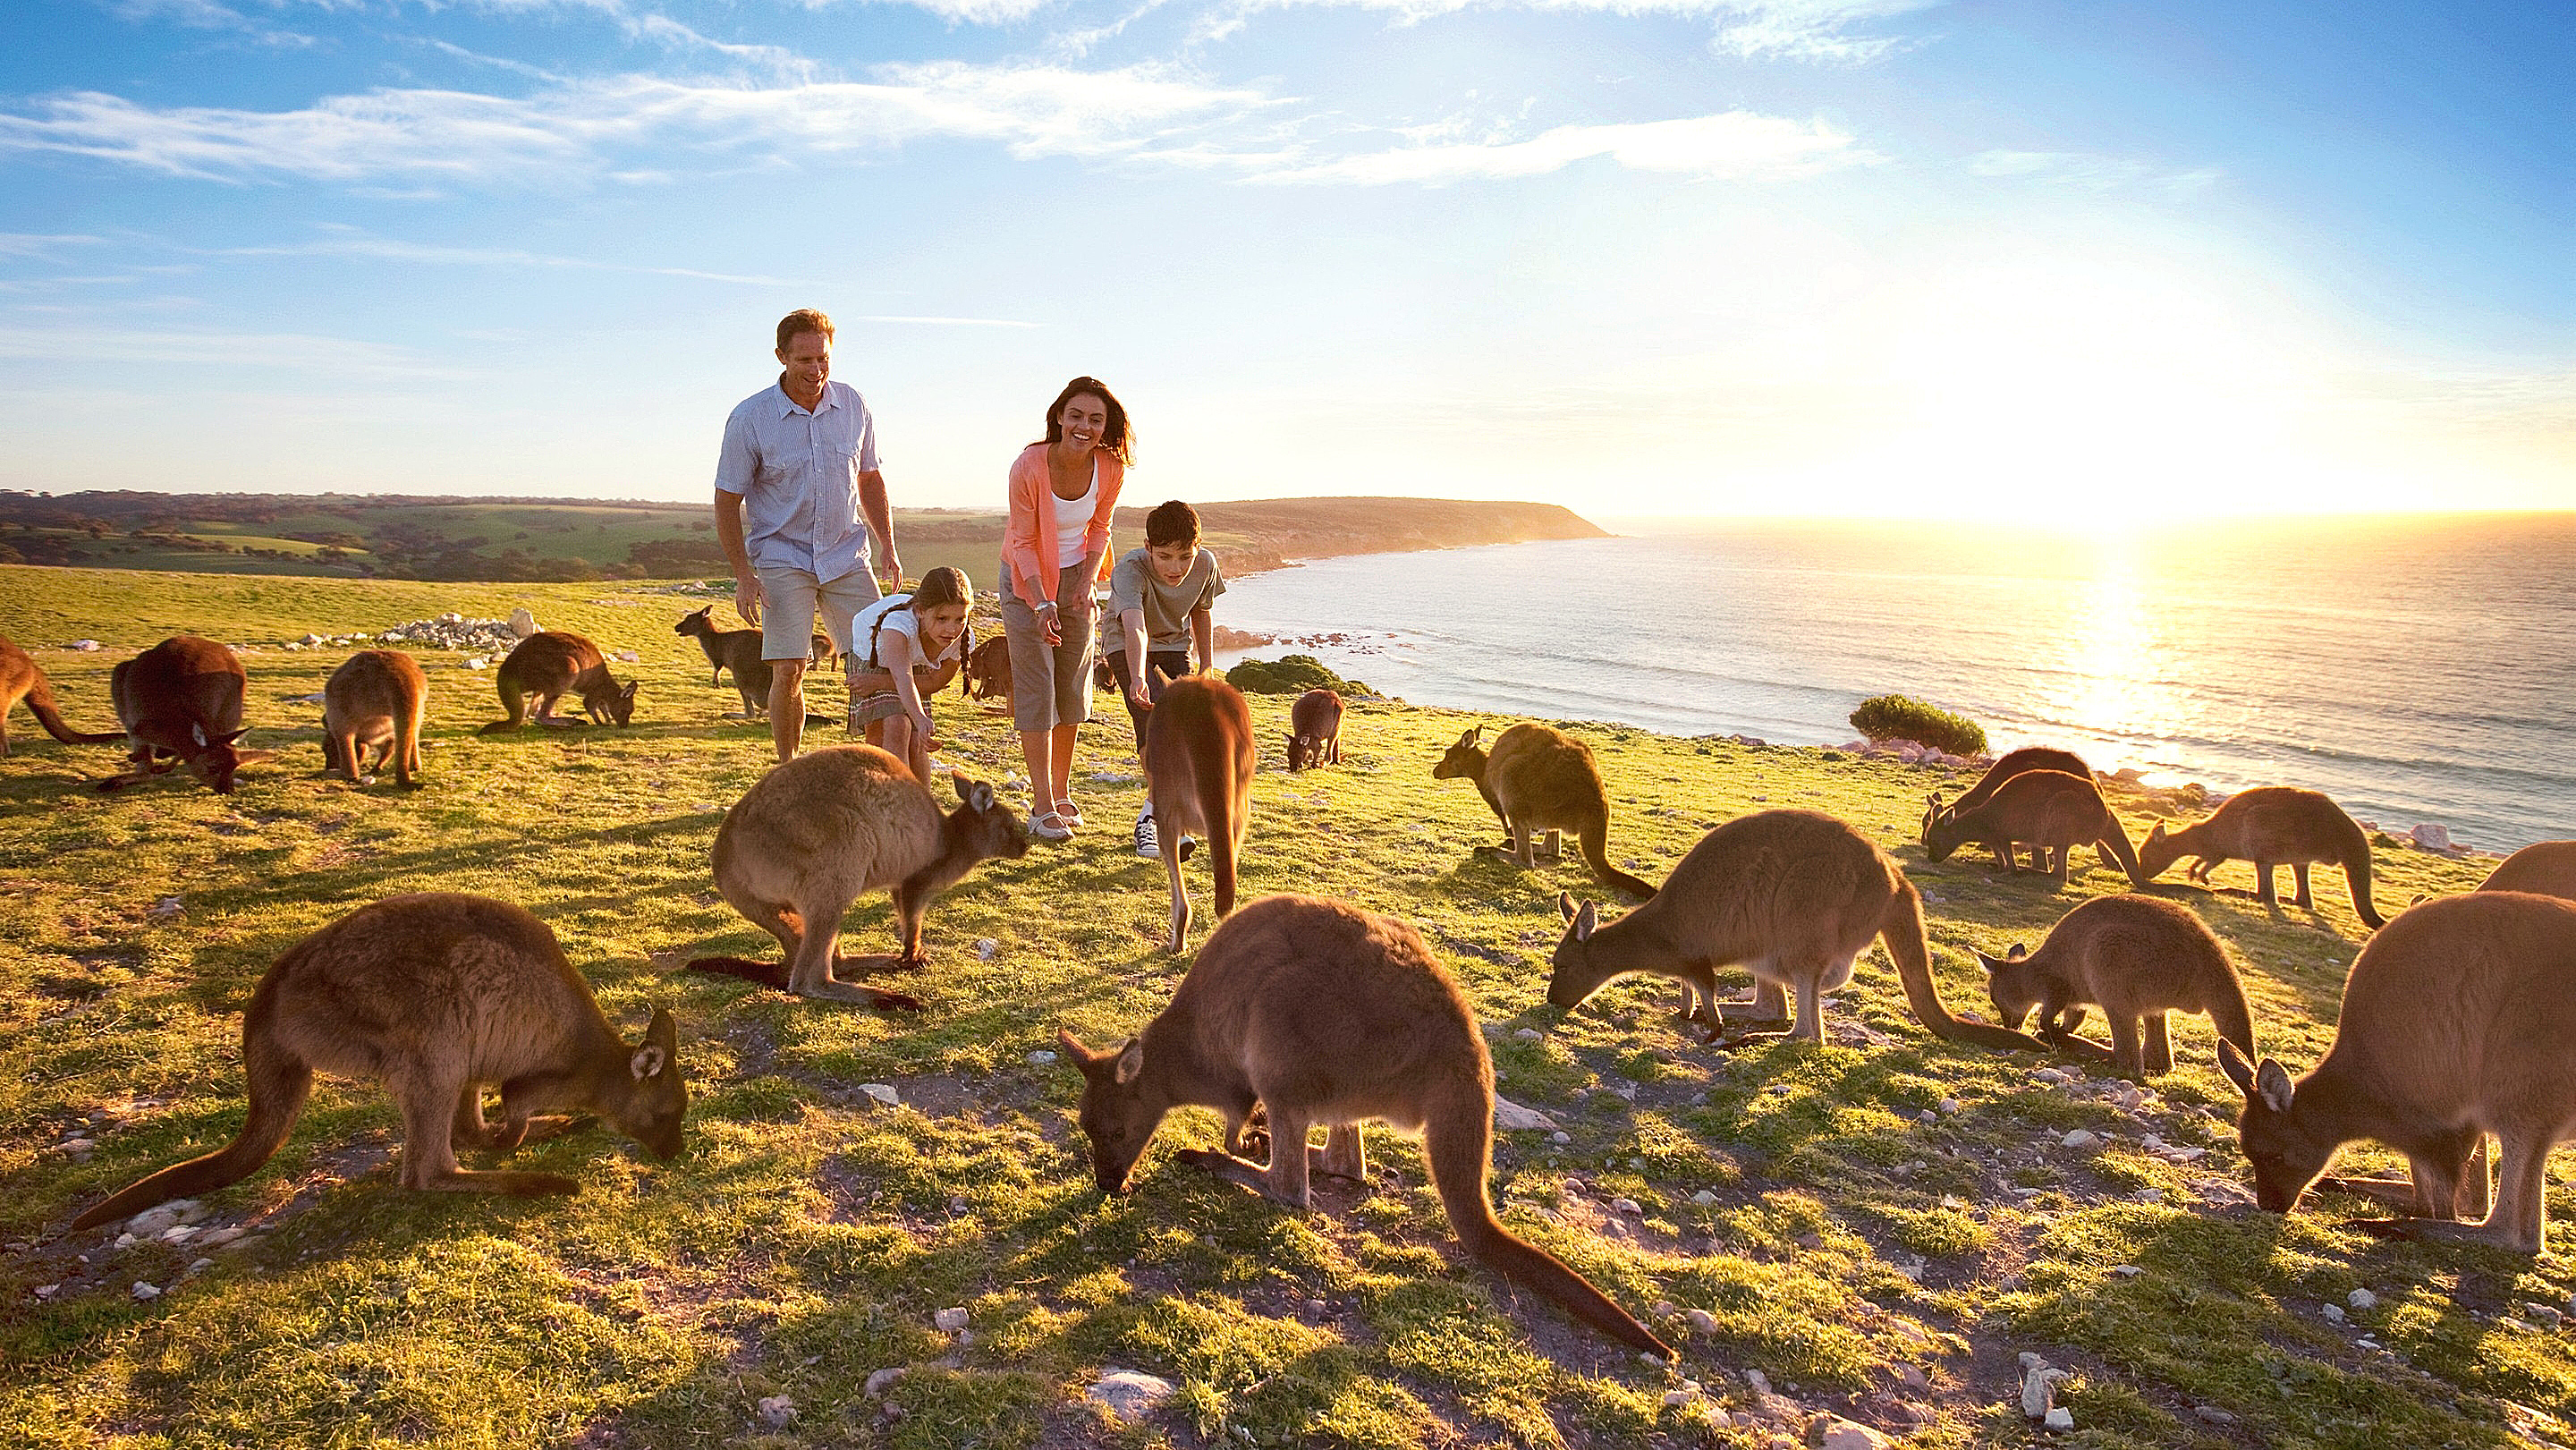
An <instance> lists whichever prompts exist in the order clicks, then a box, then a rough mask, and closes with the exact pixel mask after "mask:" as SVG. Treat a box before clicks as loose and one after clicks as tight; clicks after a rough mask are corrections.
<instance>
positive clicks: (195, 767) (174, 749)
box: [98, 634, 272, 795]
mask: <svg viewBox="0 0 2576 1450" xmlns="http://www.w3.org/2000/svg"><path fill="white" fill-rule="evenodd" d="M249 682H250V677H249V676H248V675H247V674H245V673H243V671H242V665H241V660H240V659H239V658H238V657H236V656H235V655H234V654H233V652H232V651H231V650H229V649H227V648H225V647H224V646H222V645H219V644H217V643H215V642H214V641H213V640H210V639H200V638H198V637H197V636H195V635H193V634H181V635H173V636H171V637H170V638H168V639H165V640H163V641H161V642H160V643H159V644H156V645H154V646H153V647H152V648H150V649H148V650H145V651H144V652H143V653H141V654H139V655H136V656H135V657H134V658H132V659H130V660H126V661H124V662H122V663H120V664H119V665H117V667H116V669H115V671H114V672H113V673H111V674H110V675H109V676H108V683H107V689H108V694H109V696H110V697H111V698H113V699H114V700H115V701H116V718H117V719H119V720H121V721H123V722H124V724H125V738H126V739H127V740H129V741H132V742H133V746H134V748H133V749H132V750H131V751H129V752H127V760H128V762H129V763H130V764H131V766H132V767H133V768H132V769H129V770H126V771H124V772H123V773H121V774H118V775H112V776H109V777H108V778H107V779H105V780H102V781H100V782H99V783H98V788H99V789H100V790H116V789H119V788H120V787H123V786H128V785H131V784H133V783H134V782H136V781H138V780H149V779H151V778H152V777H153V776H156V775H160V774H162V773H164V772H166V771H168V770H169V769H170V766H169V765H168V764H158V765H156V764H154V759H155V757H158V756H164V755H166V756H170V757H172V758H173V761H174V762H175V763H177V764H180V765H185V766H186V767H187V768H188V773H189V774H190V775H193V776H195V777H196V778H197V779H198V780H199V781H200V782H201V783H203V784H205V785H206V786H208V787H210V788H211V789H212V790H213V791H214V792H215V794H217V795H231V794H232V793H233V777H234V775H235V773H236V772H238V771H239V770H240V769H241V768H242V767H243V766H245V765H248V764H250V763H251V762H253V761H258V760H266V759H268V758H269V756H270V755H271V754H272V752H270V751H266V750H244V749H242V748H241V738H242V737H243V736H245V735H248V734H249V733H250V731H249V730H248V729H247V728H246V727H245V726H243V724H242V690H243V688H244V687H245V686H246V685H248V684H249Z"/></svg>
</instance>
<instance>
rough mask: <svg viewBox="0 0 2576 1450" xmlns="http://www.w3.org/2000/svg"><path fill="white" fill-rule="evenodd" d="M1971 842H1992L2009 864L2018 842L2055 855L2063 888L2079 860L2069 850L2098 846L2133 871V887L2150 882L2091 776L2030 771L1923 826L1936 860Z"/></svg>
mask: <svg viewBox="0 0 2576 1450" xmlns="http://www.w3.org/2000/svg"><path fill="white" fill-rule="evenodd" d="M1970 841H1984V842H1988V843H1990V844H1992V845H1993V846H1994V847H1995V849H1996V854H1998V855H2000V856H2002V857H2003V858H2004V859H2005V860H2006V861H2007V862H2009V861H2010V860H2011V859H2012V852H2011V844H2012V843H2013V842H2015V841H2027V842H2029V843H2030V844H2031V845H2032V846H2033V847H2034V848H2037V849H2042V850H2049V851H2053V853H2054V856H2053V859H2054V860H2055V862H2056V867H2055V869H2054V870H2052V871H2051V872H2050V873H2049V877H2050V879H2051V880H2052V881H2053V882H2055V883H2056V885H2057V886H2058V887H2059V888H2060V889H2061V890H2062V889H2064V887H2065V885H2066V877H2067V874H2068V868H2069V866H2070V865H2071V864H2072V860H2073V858H2072V857H2070V856H2069V855H2068V854H2067V853H2068V849H2069V848H2071V847H2075V846H2080V845H2088V844H2089V845H2098V846H2099V847H2100V848H2101V850H2102V851H2103V853H2104V854H2106V855H2108V856H2109V857H2111V858H2112V859H2113V860H2116V861H2118V862H2119V863H2120V868H2121V869H2122V870H2124V871H2126V872H2127V873H2128V876H2129V884H2131V885H2133V886H2144V885H2146V884H2147V878H2146V876H2145V875H2143V874H2141V873H2140V872H2139V869H2138V856H2137V853H2136V852H2135V851H2132V850H2131V849H2130V848H2129V833H2128V831H2127V830H2125V829H2123V828H2122V827H2121V825H2120V818H2119V817H2118V816H2115V815H2113V814H2111V807H2110V804H2109V803H2108V802H2106V801H2104V800H2103V799H2102V788H2101V787H2100V786H2097V785H2095V784H2094V783H2093V777H2091V776H2089V775H2069V774H2068V773H2066V772H2065V771H2062V770H2026V771H2023V772H2022V773H2021V774H2019V775H2016V776H2014V777H2013V778H2012V779H2010V780H2007V781H2005V782H2004V783H2003V784H2002V785H2001V786H1999V787H1997V788H1996V790H1995V793H1994V794H1993V795H1991V796H1988V797H1987V798H1986V800H1985V803H1984V804H1982V805H1979V806H1977V807H1976V808H1975V809H1973V810H1965V811H1944V812H1941V813H1939V814H1937V815H1935V816H1932V817H1929V818H1927V819H1926V820H1925V821H1924V823H1923V854H1924V855H1925V856H1926V857H1928V858H1929V859H1931V860H1934V861H1946V860H1948V859H1949V857H1950V853H1951V852H1953V851H1955V850H1957V849H1959V847H1960V846H1962V845H1964V844H1966V843H1967V842H1970Z"/></svg>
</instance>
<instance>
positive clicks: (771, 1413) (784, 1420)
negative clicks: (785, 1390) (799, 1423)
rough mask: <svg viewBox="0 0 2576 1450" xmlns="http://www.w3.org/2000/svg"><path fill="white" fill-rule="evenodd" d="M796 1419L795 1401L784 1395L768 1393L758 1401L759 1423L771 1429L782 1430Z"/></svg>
mask: <svg viewBox="0 0 2576 1450" xmlns="http://www.w3.org/2000/svg"><path fill="white" fill-rule="evenodd" d="M795 1420H796V1402H795V1401H794V1400H791V1399H789V1398H788V1397H787V1396H785V1395H770V1396H767V1397H766V1398H764V1399H762V1400H761V1402H760V1423H762V1424H764V1425H767V1426H768V1427H769V1428H771V1429H773V1430H784V1429H786V1428H787V1427H788V1426H789V1425H790V1424H793V1423H794V1422H795Z"/></svg>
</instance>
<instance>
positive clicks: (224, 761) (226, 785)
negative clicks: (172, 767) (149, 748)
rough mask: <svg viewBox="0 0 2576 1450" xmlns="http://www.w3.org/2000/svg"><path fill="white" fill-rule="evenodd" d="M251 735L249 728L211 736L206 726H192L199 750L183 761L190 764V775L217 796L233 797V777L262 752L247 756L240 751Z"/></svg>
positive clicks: (195, 749) (193, 739)
mask: <svg viewBox="0 0 2576 1450" xmlns="http://www.w3.org/2000/svg"><path fill="white" fill-rule="evenodd" d="M249 733H250V729H249V727H248V726H244V727H243V728H241V729H239V730H236V731H234V732H233V733H231V734H230V735H214V736H209V735H208V734H206V727H205V726H203V725H191V726H189V727H188V734H189V737H190V739H191V740H192V741H193V742H194V743H195V747H196V748H194V749H192V750H190V751H188V752H187V753H186V754H185V755H183V756H182V757H181V759H182V760H183V761H185V762H186V764H187V767H188V773H189V774H190V775H193V776H195V777H196V778H197V779H198V781H199V782H200V783H201V784H203V785H205V786H207V787H209V788H210V789H212V790H213V791H214V793H215V794H217V795H231V794H232V793H233V775H234V773H235V772H237V771H239V770H240V769H241V768H242V766H243V764H245V763H246V762H248V761H251V760H254V759H258V758H260V755H261V752H256V751H250V752H245V751H243V750H242V749H240V748H239V747H240V742H241V738H242V737H243V736H245V735H248V734H249Z"/></svg>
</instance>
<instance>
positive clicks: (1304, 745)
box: [1288, 690, 1342, 772]
mask: <svg viewBox="0 0 2576 1450" xmlns="http://www.w3.org/2000/svg"><path fill="white" fill-rule="evenodd" d="M1341 763H1342V697H1341V696H1340V695H1339V694H1336V693H1335V692H1333V691H1331V690H1308V691H1307V692H1306V693H1304V694H1302V695H1299V696H1298V697H1297V703H1296V704H1294V705H1292V706H1290V707H1289V709H1288V769H1289V770H1290V771H1291V772H1295V771H1300V770H1304V769H1306V768H1307V767H1308V766H1319V765H1326V764H1331V765H1339V764H1341Z"/></svg>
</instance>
